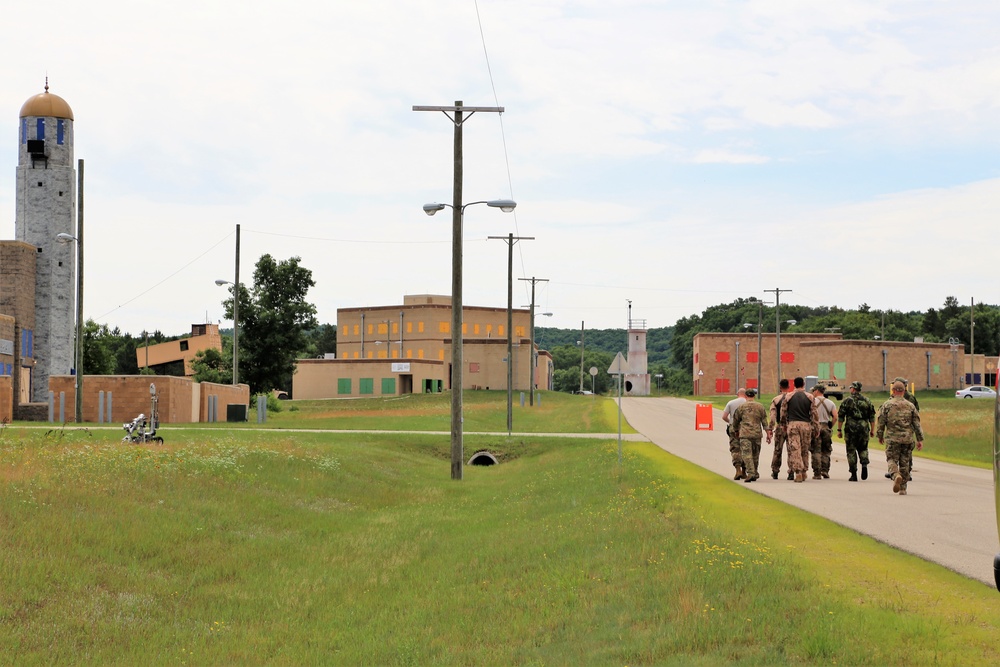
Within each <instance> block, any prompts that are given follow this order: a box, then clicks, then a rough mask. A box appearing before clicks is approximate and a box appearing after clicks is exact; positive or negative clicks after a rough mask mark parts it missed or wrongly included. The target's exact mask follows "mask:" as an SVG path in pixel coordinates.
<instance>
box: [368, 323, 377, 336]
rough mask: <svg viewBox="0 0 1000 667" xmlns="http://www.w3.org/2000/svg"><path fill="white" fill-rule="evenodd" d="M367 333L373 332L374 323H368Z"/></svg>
mask: <svg viewBox="0 0 1000 667" xmlns="http://www.w3.org/2000/svg"><path fill="white" fill-rule="evenodd" d="M368 333H370V334H373V333H375V326H374V325H372V324H369V325H368Z"/></svg>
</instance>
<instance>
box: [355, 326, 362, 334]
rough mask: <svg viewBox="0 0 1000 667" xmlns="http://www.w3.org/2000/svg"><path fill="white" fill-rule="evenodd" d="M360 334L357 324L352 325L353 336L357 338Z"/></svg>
mask: <svg viewBox="0 0 1000 667" xmlns="http://www.w3.org/2000/svg"><path fill="white" fill-rule="evenodd" d="M360 333H361V328H360V327H359V326H358V325H357V324H355V325H354V335H355V336H357V335H358V334H360Z"/></svg>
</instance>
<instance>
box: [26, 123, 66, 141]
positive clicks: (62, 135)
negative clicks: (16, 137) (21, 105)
mask: <svg viewBox="0 0 1000 667" xmlns="http://www.w3.org/2000/svg"><path fill="white" fill-rule="evenodd" d="M35 139H38V140H40V141H45V119H44V118H36V119H35ZM65 141H66V121H64V120H63V119H62V118H57V119H56V143H57V144H59V145H60V146H62V145H63V143H64V142H65ZM21 143H22V144H26V143H28V119H27V118H22V119H21Z"/></svg>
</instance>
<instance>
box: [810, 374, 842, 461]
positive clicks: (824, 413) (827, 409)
mask: <svg viewBox="0 0 1000 667" xmlns="http://www.w3.org/2000/svg"><path fill="white" fill-rule="evenodd" d="M813 403H815V404H816V411H817V415H818V419H819V428H818V429H816V430H814V431H813V439H812V446H811V448H810V452H811V453H812V468H813V479H822V478H824V477H825V478H827V479H829V477H830V455H831V454H833V434H832V433H831V432H830V427H831V426H832V425H833V418H834V417H833V416H834V415H835V414H836V412H837V406H836V405H835V404H834V402H833V401H831V400H830V399H829V398H827V397H826V396H825V395H823V394H820V395H819V396H816V397H815V398H814V399H813Z"/></svg>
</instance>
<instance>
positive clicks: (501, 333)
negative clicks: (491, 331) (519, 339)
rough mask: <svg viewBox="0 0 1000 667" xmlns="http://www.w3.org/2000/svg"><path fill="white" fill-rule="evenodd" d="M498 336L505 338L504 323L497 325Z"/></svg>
mask: <svg viewBox="0 0 1000 667" xmlns="http://www.w3.org/2000/svg"><path fill="white" fill-rule="evenodd" d="M497 336H500V337H501V338H503V336H504V333H503V325H502V324H501V325H500V326H498V327H497Z"/></svg>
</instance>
